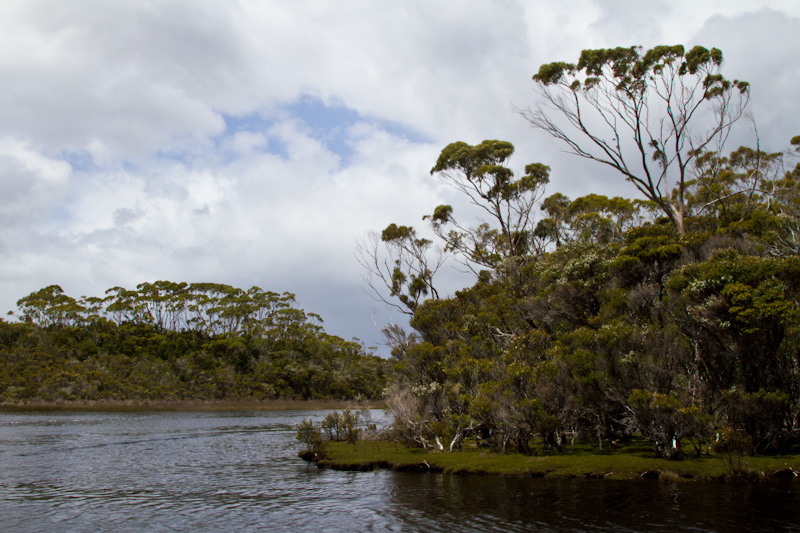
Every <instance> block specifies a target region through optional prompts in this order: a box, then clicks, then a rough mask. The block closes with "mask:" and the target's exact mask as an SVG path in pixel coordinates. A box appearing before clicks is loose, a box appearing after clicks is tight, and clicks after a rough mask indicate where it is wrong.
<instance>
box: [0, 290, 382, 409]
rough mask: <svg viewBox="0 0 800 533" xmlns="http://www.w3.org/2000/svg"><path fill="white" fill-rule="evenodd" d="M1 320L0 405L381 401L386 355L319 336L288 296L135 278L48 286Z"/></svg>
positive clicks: (315, 321)
mask: <svg viewBox="0 0 800 533" xmlns="http://www.w3.org/2000/svg"><path fill="white" fill-rule="evenodd" d="M17 304H18V307H19V317H18V318H19V322H7V321H3V320H0V402H3V403H26V402H58V401H94V400H100V401H102V400H110V401H119V400H222V399H224V400H266V399H353V398H377V397H380V396H381V394H382V391H383V389H384V387H385V381H386V371H387V369H388V367H387V363H386V361H384V360H382V359H380V358H378V357H375V356H372V355H369V354H367V353H365V350H364V348H363V347H362V346H361V345H360V344H359V343H357V342H351V341H345V340H343V339H341V338H339V337H336V336H332V335H328V334H327V333H325V331H324V330H323V328H322V326H321V319H320V318H319V317H318V316H317V315H314V314H313V313H306V312H304V311H303V310H301V309H298V308H297V307H296V306H295V299H294V295H292V294H289V293H283V294H278V293H274V292H269V291H264V290H262V289H260V288H258V287H253V288H251V289H249V290H242V289H238V288H234V287H230V286H228V285H222V284H215V283H195V284H187V283H173V282H167V281H158V282H155V283H143V284H141V285H139V286H137V288H136V289H135V290H128V289H125V288H121V287H114V288H112V289H109V290H108V291H106V295H105V296H104V297H102V298H100V297H82V298H80V299H77V300H76V299H75V298H72V297H70V296H68V295H66V294H64V292H63V290H62V289H61V287H59V286H56V285H51V286H49V287H46V288H43V289H41V290H39V291H37V292H34V293H32V294H30V295H28V296H26V297H24V298H22V299H21V300H19V302H17Z"/></svg>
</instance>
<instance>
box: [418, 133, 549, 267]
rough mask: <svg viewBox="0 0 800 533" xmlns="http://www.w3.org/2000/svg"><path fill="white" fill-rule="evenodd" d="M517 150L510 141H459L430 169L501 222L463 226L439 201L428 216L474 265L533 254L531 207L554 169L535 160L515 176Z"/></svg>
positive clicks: (437, 230)
mask: <svg viewBox="0 0 800 533" xmlns="http://www.w3.org/2000/svg"><path fill="white" fill-rule="evenodd" d="M513 153H514V145H513V144H511V143H510V142H507V141H496V140H486V141H483V142H481V143H480V144H478V145H475V146H471V145H469V144H467V143H464V142H455V143H451V144H449V145H447V146H446V147H445V148H444V149H443V150H442V152H441V154H440V155H439V159H438V160H437V161H436V165H434V167H433V168H432V169H431V174H437V175H438V176H439V178H440V179H442V181H444V182H445V183H447V184H449V185H451V186H452V187H453V188H455V189H456V190H458V191H461V192H462V193H464V194H466V195H467V196H468V197H469V199H470V201H471V202H472V204H474V205H475V206H477V207H479V208H481V209H482V210H483V211H485V212H486V213H487V214H488V215H489V216H490V217H491V219H492V222H493V223H496V225H494V224H489V223H485V222H484V223H481V224H479V225H478V226H476V227H473V228H467V227H463V226H461V225H459V223H458V222H457V221H456V219H455V218H454V217H453V208H452V207H451V206H449V205H440V206H438V207H437V208H436V209H435V210H434V212H433V214H432V215H428V216H426V217H425V218H426V219H429V220H430V222H431V225H432V227H433V231H434V232H435V233H436V234H437V235H438V236H439V237H440V238H441V239H442V240H444V241H445V243H447V248H448V249H449V250H452V251H455V252H458V253H460V254H462V255H463V256H464V258H465V259H466V263H467V265H468V266H469V267H470V268H472V267H471V264H476V265H479V266H482V267H488V268H490V269H494V268H496V267H497V265H498V264H499V263H500V262H501V261H502V260H503V259H505V258H507V257H512V256H519V255H524V254H526V253H529V252H530V239H531V237H532V233H533V232H532V229H533V228H532V227H531V225H532V222H533V220H532V211H533V207H534V206H535V205H536V203H537V202H538V201H539V199H540V198H541V196H542V193H543V192H544V186H545V185H546V184H547V183H548V181H549V175H550V167H548V166H546V165H543V164H541V163H531V164H529V165H526V166H525V175H523V176H522V177H521V178H519V179H516V180H515V179H514V172H513V171H512V170H511V169H510V168H508V167H507V166H505V163H506V162H507V161H508V159H509V158H510V157H511V155H512V154H513ZM450 228H455V229H450ZM473 272H475V271H474V269H473Z"/></svg>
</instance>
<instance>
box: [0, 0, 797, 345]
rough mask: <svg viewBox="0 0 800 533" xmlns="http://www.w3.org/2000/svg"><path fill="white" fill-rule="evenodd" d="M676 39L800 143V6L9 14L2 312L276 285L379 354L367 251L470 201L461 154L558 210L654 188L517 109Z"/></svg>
mask: <svg viewBox="0 0 800 533" xmlns="http://www.w3.org/2000/svg"><path fill="white" fill-rule="evenodd" d="M659 44H684V45H687V46H693V45H695V44H701V45H703V46H706V47H712V46H716V47H718V48H720V49H722V51H723V53H724V54H725V57H726V65H725V69H724V73H725V74H726V76H728V77H729V78H738V79H744V80H747V81H750V82H751V84H752V100H751V105H750V111H751V112H752V114H753V117H754V119H755V121H756V124H757V126H758V131H759V134H760V137H761V144H762V147H765V148H768V149H771V150H782V149H784V148H786V147H787V146H788V141H789V139H790V138H791V137H792V136H793V135H797V134H800V125H798V124H799V123H798V113H797V110H798V97H797V94H798V89H797V88H798V87H800V62H798V61H797V50H800V2H797V1H796V0H774V1H770V0H762V1H758V0H724V1H706V0H663V1H662V0H652V1H643V0H574V1H570V2H564V1H562V0H541V1H540V0H529V1H513V0H497V1H472V0H471V1H465V0H452V1H436V0H419V1H417V0H403V1H400V2H375V1H369V0H364V1H350V0H338V1H335V2H334V1H305V0H297V1H294V2H284V1H277V0H275V1H266V0H265V1H261V0H258V1H256V0H252V1H233V0H225V1H214V2H212V1H201V0H175V1H146V0H130V1H117V0H115V1H108V0H96V1H90V0H85V1H81V0H76V1H70V2H62V1H60V0H51V1H37V0H3V2H1V3H0V312H5V311H7V310H16V301H17V300H18V299H19V298H21V297H23V296H26V295H27V294H29V293H30V292H32V291H35V290H38V289H40V288H43V287H45V286H47V285H50V284H58V285H61V287H62V288H63V289H64V291H65V292H66V293H67V294H69V295H70V296H73V297H75V298H78V297H80V296H84V295H86V296H102V295H103V293H104V291H105V290H106V289H108V288H111V287H114V286H123V287H126V288H131V289H132V288H135V286H136V285H137V284H139V283H142V282H145V281H156V280H170V281H186V282H200V281H211V282H219V283H227V284H230V285H233V286H236V287H240V288H243V289H247V288H249V287H251V286H253V285H257V286H259V287H261V288H263V289H265V290H272V291H276V292H283V291H289V292H292V293H295V294H296V295H297V299H298V304H299V306H300V307H301V308H303V309H305V310H306V311H311V312H314V313H318V314H319V315H321V316H322V318H323V319H324V321H325V323H324V325H325V328H326V331H328V332H329V333H331V334H335V335H339V336H341V337H344V338H345V339H350V338H353V337H358V338H359V339H361V340H362V341H363V342H364V343H365V344H366V345H368V346H374V345H377V343H379V342H380V334H379V333H378V330H377V328H376V327H375V324H378V325H383V324H386V323H387V322H390V321H395V322H399V323H402V321H403V320H404V319H403V316H401V315H399V314H398V313H396V312H395V313H390V312H388V311H387V309H386V308H385V306H383V305H382V304H380V303H378V302H376V301H375V300H373V299H372V298H371V297H370V296H369V294H367V292H365V288H366V286H365V284H364V282H363V280H362V276H363V272H362V270H361V268H360V266H359V265H358V263H357V262H356V260H355V257H354V248H355V242H356V240H357V239H358V238H359V237H361V236H363V235H364V234H365V233H366V232H367V231H369V230H381V229H383V228H384V227H386V225H387V224H389V223H390V222H396V223H398V224H406V225H415V226H419V227H420V228H422V227H424V224H423V222H422V220H421V218H422V216H423V215H425V214H428V213H430V212H431V211H432V210H433V208H434V207H435V206H436V205H439V204H442V203H449V204H457V203H458V198H457V194H456V193H455V192H454V191H452V190H450V189H448V188H447V187H446V186H444V185H442V184H440V183H438V182H437V181H436V180H435V179H434V178H433V177H431V176H430V174H429V171H430V168H431V167H432V166H433V164H434V163H435V161H436V157H437V156H438V154H439V152H440V151H441V149H442V148H443V147H444V146H446V145H447V144H449V143H451V142H454V141H465V142H468V143H470V144H475V143H478V142H480V141H481V140H483V139H502V140H508V141H511V142H513V143H514V145H515V146H516V147H517V153H516V154H515V156H514V158H513V159H512V162H511V164H512V166H513V167H514V168H516V169H521V168H522V167H523V166H524V165H525V164H526V163H529V162H534V161H539V162H543V163H545V164H548V165H550V166H551V167H552V173H551V184H550V186H549V188H548V194H551V193H554V192H562V193H564V194H566V195H568V196H570V197H573V198H574V197H576V196H580V195H583V194H586V193H589V192H595V193H599V194H607V195H615V194H624V195H628V196H632V195H633V191H632V190H630V189H629V188H628V186H626V185H625V184H624V182H623V181H622V180H620V179H619V178H617V177H616V176H613V175H608V174H603V173H600V172H598V171H599V169H596V168H594V167H590V166H586V165H585V164H580V162H579V161H576V160H574V159H572V158H570V157H568V156H565V155H564V154H562V153H561V151H560V150H561V147H560V146H558V145H556V144H555V143H554V141H551V140H550V139H548V138H546V137H545V136H543V134H541V133H539V132H537V131H535V130H533V129H532V128H531V127H530V126H529V125H528V124H527V123H526V122H525V120H524V119H522V118H521V117H520V116H519V115H518V114H515V113H514V112H512V108H513V107H514V106H518V107H524V106H526V105H531V104H533V103H534V102H535V100H534V99H535V93H534V92H533V83H532V81H531V76H532V75H533V74H534V73H535V72H536V71H537V70H538V67H539V65H541V64H542V63H547V62H551V61H556V60H565V61H572V62H574V61H577V58H578V55H579V54H580V51H581V50H582V49H585V48H604V47H614V46H630V45H642V46H644V47H651V46H654V45H659ZM747 128H749V127H746V128H745V129H747ZM745 133H747V132H746V131H745ZM451 272H452V271H451ZM450 278H451V281H450V286H449V290H452V289H453V288H454V287H455V286H457V284H458V283H459V281H458V278H457V277H453V276H450Z"/></svg>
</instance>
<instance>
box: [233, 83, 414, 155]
mask: <svg viewBox="0 0 800 533" xmlns="http://www.w3.org/2000/svg"><path fill="white" fill-rule="evenodd" d="M223 118H224V119H225V126H226V128H225V133H224V134H223V135H222V136H221V137H220V140H221V139H222V138H225V137H228V136H231V135H234V134H236V133H239V132H242V131H248V132H265V131H267V130H268V129H269V128H270V127H272V126H273V125H274V124H275V123H276V122H277V121H278V120H284V119H286V118H292V119H296V120H298V121H300V122H301V123H302V124H303V126H304V131H305V133H306V134H308V135H309V136H311V137H312V138H314V139H316V140H317V141H319V142H320V143H322V144H323V145H324V146H325V147H326V148H327V149H328V150H330V151H331V152H332V153H334V154H336V155H338V156H339V158H340V159H341V162H342V166H345V167H346V166H348V164H349V163H350V161H351V160H352V157H353V155H354V153H355V151H354V148H353V139H352V138H351V137H350V129H351V128H352V126H354V125H356V124H358V123H367V124H370V125H373V126H375V127H376V128H378V129H381V130H384V131H386V132H387V133H389V134H391V135H394V136H397V137H400V138H403V139H407V140H409V141H411V142H417V143H424V142H429V140H428V139H426V138H425V137H424V136H422V135H421V134H419V133H418V132H416V131H414V130H412V129H410V128H407V127H405V126H403V125H402V124H399V123H396V122H393V121H390V120H384V119H380V118H376V117H372V116H365V115H362V114H361V113H359V112H358V111H356V110H354V109H352V108H349V107H346V106H345V105H343V104H342V103H339V102H334V103H326V102H324V101H322V100H321V99H319V98H316V97H314V96H310V95H305V96H302V97H300V98H298V99H297V100H295V101H293V102H290V103H288V104H284V105H281V106H279V107H278V108H276V110H275V111H273V112H272V113H269V114H262V113H250V114H247V115H243V116H233V115H223ZM263 151H265V152H267V153H272V154H276V155H280V156H282V157H286V156H287V153H286V147H285V146H284V144H283V143H282V142H281V140H280V139H278V138H277V137H275V136H268V145H267V146H265V147H263Z"/></svg>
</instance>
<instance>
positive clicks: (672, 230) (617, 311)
mask: <svg viewBox="0 0 800 533" xmlns="http://www.w3.org/2000/svg"><path fill="white" fill-rule="evenodd" d="M721 65H722V54H721V52H720V51H719V50H716V49H711V50H707V49H704V48H702V47H696V48H694V49H692V50H689V51H686V50H685V49H684V48H683V47H656V48H654V49H652V50H648V51H643V50H641V49H639V48H617V49H612V50H588V51H584V53H583V54H582V56H581V60H580V62H579V63H578V64H577V65H571V64H566V63H553V64H550V65H544V66H543V67H542V69H541V70H540V71H539V73H538V74H537V75H536V76H535V77H534V79H535V80H536V81H537V82H538V83H539V84H540V89H541V91H542V94H543V95H544V98H545V100H546V102H547V103H548V104H549V105H550V107H549V108H546V109H545V108H538V109H536V110H534V111H530V112H528V113H527V114H526V116H527V117H528V118H529V119H530V120H531V121H532V122H534V125H536V126H537V127H540V128H542V129H545V130H546V131H547V132H548V133H550V134H551V135H554V136H555V137H557V138H559V139H560V140H562V141H563V142H565V143H566V144H567V146H568V147H569V148H570V149H571V150H572V151H573V152H574V153H576V154H578V155H580V156H583V157H587V158H589V159H594V160H597V161H600V162H602V163H605V164H607V165H611V166H612V167H614V168H616V169H617V170H619V171H621V172H623V174H625V176H626V177H627V178H628V179H629V180H631V181H632V182H633V183H634V184H635V185H636V186H637V187H638V188H639V191H640V192H641V193H643V195H644V197H645V198H646V199H645V200H632V199H626V198H621V197H614V198H608V197H606V196H602V195H597V194H589V195H586V196H582V197H579V198H575V199H570V198H568V197H566V196H564V195H563V194H560V193H556V194H553V195H551V196H549V197H547V198H544V199H543V200H541V203H539V201H540V199H541V195H540V193H541V188H542V187H543V186H544V184H545V183H547V181H548V180H549V169H547V167H544V166H538V167H536V168H533V167H531V168H526V172H527V174H528V175H527V176H526V177H523V178H520V180H517V181H515V180H514V178H513V172H512V171H511V170H510V169H509V168H508V167H507V166H506V163H507V161H508V159H509V158H510V156H511V155H512V154H513V150H514V147H513V146H512V145H511V144H510V143H507V142H504V141H483V142H482V143H480V144H478V145H475V146H472V145H469V144H466V143H463V142H459V143H453V144H450V145H448V146H447V147H445V148H444V149H443V150H442V152H441V155H440V156H439V159H438V160H437V162H436V165H435V166H434V167H433V171H432V172H433V173H435V174H437V173H438V175H439V176H440V177H442V178H443V179H444V180H445V181H447V182H448V183H450V184H451V185H453V186H454V187H455V188H457V189H458V190H460V191H462V192H463V193H465V194H466V195H467V196H468V197H469V199H470V200H471V201H472V202H473V203H474V204H475V205H477V206H479V207H481V208H482V209H484V212H485V213H486V214H488V215H490V217H489V219H490V222H481V223H480V224H478V225H477V226H469V225H461V224H460V223H458V222H456V220H455V218H454V215H453V210H452V208H451V207H450V206H439V207H437V208H436V210H435V211H434V213H433V215H431V216H428V217H426V218H427V219H429V220H430V221H431V223H432V225H433V229H434V233H436V234H437V235H438V236H439V237H440V240H441V242H442V243H443V244H444V246H445V249H446V250H448V251H452V252H454V253H457V254H461V257H462V260H463V261H465V262H466V263H467V264H471V265H473V266H475V265H477V266H479V267H485V268H486V269H487V270H484V271H481V272H479V273H477V274H478V275H477V276H476V283H475V284H474V285H473V286H472V287H469V288H466V289H463V290H461V291H458V292H456V293H455V294H454V295H452V296H451V297H448V298H439V297H438V294H437V295H435V297H434V298H429V299H424V298H418V299H415V300H414V306H413V313H412V317H411V320H410V326H411V327H412V328H413V330H414V331H413V332H412V333H411V334H407V333H405V332H403V331H402V330H399V329H398V328H396V327H394V328H393V329H391V330H387V332H388V333H389V335H388V337H389V338H390V339H392V340H393V341H394V349H393V352H392V353H393V358H394V364H395V372H394V374H393V382H392V384H391V385H390V387H389V388H388V390H387V393H388V395H387V403H388V407H389V410H390V412H391V413H392V415H393V416H394V427H393V429H394V436H395V437H396V438H397V439H398V440H399V441H400V442H402V443H404V444H406V445H408V446H412V447H421V448H423V449H426V450H433V451H449V452H454V451H458V450H462V449H464V448H465V447H466V446H468V443H469V444H472V443H474V446H476V447H477V448H478V449H487V450H489V451H491V452H497V453H501V454H502V453H507V452H510V451H516V452H519V453H523V454H534V453H543V452H545V451H546V452H548V453H549V452H551V451H553V450H557V451H559V452H563V451H564V450H565V449H567V447H568V446H574V445H575V443H576V442H577V443H578V444H583V445H589V443H593V445H594V446H595V448H596V449H597V450H605V449H607V448H608V447H609V446H614V445H615V444H617V443H620V442H625V441H628V440H630V439H631V438H634V436H639V437H641V438H644V439H646V440H647V441H648V442H649V444H650V446H651V448H652V450H653V451H654V453H655V454H656V455H657V456H658V457H663V458H665V459H669V460H674V459H678V458H684V459H685V458H686V456H687V451H688V450H690V449H691V450H693V451H694V455H695V456H703V455H707V454H708V453H710V451H716V452H715V453H718V454H721V455H724V454H730V453H732V452H730V451H729V448H730V447H728V448H725V446H727V445H723V444H719V443H720V442H723V441H724V439H725V438H728V437H724V432H723V433H720V432H719V430H718V428H731V431H734V432H735V433H731V434H730V435H729V440H730V439H733V438H734V437H735V436H736V435H740V436H741V438H742V439H743V440H744V441H746V442H748V443H751V444H752V448H753V451H755V452H756V453H779V452H780V451H781V450H785V449H786V448H787V447H791V446H793V445H794V444H796V443H797V442H800V257H798V250H800V246H797V239H796V236H797V235H798V234H800V232H795V229H796V227H800V226H798V225H797V220H798V219H800V217H798V213H800V188H798V185H797V184H798V168H800V165H798V167H797V168H793V169H792V168H790V169H789V170H785V167H784V165H785V163H786V161H789V160H790V159H791V158H792V157H796V155H795V154H793V153H791V152H786V153H780V152H767V151H764V150H762V149H761V148H760V146H756V147H755V148H749V147H740V148H738V149H736V150H734V151H732V152H731V153H730V154H728V155H724V154H723V152H722V146H723V144H724V143H723V142H722V141H724V140H725V138H726V137H727V134H728V132H729V130H730V128H731V127H732V125H733V123H734V122H736V120H738V119H739V118H740V116H741V114H742V112H743V110H744V106H745V105H746V103H747V97H748V91H749V86H748V85H747V84H746V83H744V82H739V81H729V80H727V79H726V78H724V77H723V76H722V75H721ZM587 109H588V110H593V112H594V113H595V114H596V116H595V117H594V118H595V119H596V118H598V117H599V118H600V121H599V122H598V121H596V120H592V121H590V122H584V120H588V118H587V115H585V114H584V111H586V110H587ZM553 111H555V112H556V114H558V113H561V115H562V118H565V119H566V125H567V126H569V127H573V128H576V129H577V130H578V132H577V134H576V135H577V138H581V139H582V140H581V141H579V140H577V138H576V137H572V136H571V134H569V133H567V129H564V128H562V126H563V124H562V123H557V122H556V121H555V119H554V118H552V117H551V115H549V114H548V113H551V112H553ZM701 116H702V117H705V118H706V119H708V120H711V122H709V124H711V125H710V127H709V129H708V131H707V132H706V133H705V134H704V135H700V134H699V133H698V132H694V133H693V132H692V128H691V125H692V124H693V123H694V122H695V121H697V119H698V117H701ZM597 124H605V125H607V126H609V127H611V128H612V133H611V134H610V135H605V136H603V135H601V134H599V133H596V132H594V131H592V128H593V127H594V126H597ZM572 133H575V132H572ZM623 133H626V134H630V135H633V150H632V152H631V151H630V148H631V147H630V146H628V147H623V144H624V142H623V141H624V139H622V138H621V137H620V135H622V134H623ZM581 136H583V137H581ZM587 141H588V144H582V143H583V142H587ZM792 144H793V145H794V146H800V140H798V139H793V140H792ZM795 152H796V150H795ZM631 153H634V154H636V158H637V159H636V160H637V161H639V160H641V164H640V165H639V166H637V167H634V166H633V165H632V164H630V163H632V162H631V161H629V160H627V159H626V158H628V157H630V154H631ZM534 171H535V172H534ZM537 172H538V174H537ZM536 176H538V178H536ZM526 180H527V181H526ZM526 183H527V184H529V185H530V187H528V186H527V185H525V184H526ZM534 204H535V205H540V210H541V211H542V214H543V217H542V218H541V219H540V220H539V221H538V222H537V223H535V224H534V223H533V211H532V206H533V205H534ZM503 213H505V214H508V213H514V214H515V216H516V218H514V217H510V218H509V217H508V216H504V215H503ZM390 228H395V229H397V230H398V231H400V230H401V229H402V228H403V227H396V226H390ZM408 234H409V235H415V234H412V233H411V232H410V231H409V232H408ZM426 243H428V241H426ZM429 245H430V246H432V245H433V244H432V243H429ZM473 271H474V270H473ZM394 296H397V294H394ZM715 435H716V437H715ZM719 435H723V437H719ZM715 438H716V439H717V440H716V441H715V440H714V439H715ZM720 438H722V439H723V440H722V441H720V440H719V439H720ZM736 438H738V437H736ZM712 442H715V444H713V445H712ZM687 443H689V444H691V448H687V447H685V445H686V444H687ZM724 450H728V451H724ZM737 468H738V467H737Z"/></svg>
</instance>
